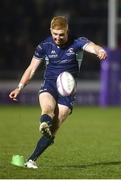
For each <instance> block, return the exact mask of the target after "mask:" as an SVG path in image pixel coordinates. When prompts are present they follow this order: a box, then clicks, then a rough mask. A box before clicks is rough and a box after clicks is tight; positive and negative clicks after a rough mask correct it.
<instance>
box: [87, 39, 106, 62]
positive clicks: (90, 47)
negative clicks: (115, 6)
mask: <svg viewBox="0 0 121 180" xmlns="http://www.w3.org/2000/svg"><path fill="white" fill-rule="evenodd" d="M84 50H85V51H87V52H89V53H93V54H96V55H97V57H98V58H99V59H101V60H104V59H106V58H107V53H106V51H105V50H104V49H103V48H102V47H101V46H99V45H97V44H95V43H93V42H90V43H88V44H87V45H85V47H84Z"/></svg>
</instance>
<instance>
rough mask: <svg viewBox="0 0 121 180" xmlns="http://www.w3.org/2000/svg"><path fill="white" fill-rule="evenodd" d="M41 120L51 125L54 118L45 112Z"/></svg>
mask: <svg viewBox="0 0 121 180" xmlns="http://www.w3.org/2000/svg"><path fill="white" fill-rule="evenodd" d="M40 122H41V123H42V122H46V123H47V124H48V125H49V126H51V125H52V118H51V117H50V116H49V115H47V114H43V115H42V116H41V117H40Z"/></svg>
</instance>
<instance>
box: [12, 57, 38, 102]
mask: <svg viewBox="0 0 121 180" xmlns="http://www.w3.org/2000/svg"><path fill="white" fill-rule="evenodd" d="M40 63H41V60H38V59H36V58H34V57H33V58H32V61H31V63H30V65H29V66H28V68H27V69H26V70H25V72H24V74H23V76H22V78H21V80H20V82H19V84H18V87H17V88H15V89H14V90H13V91H12V92H11V93H10V94H9V97H10V98H11V99H13V100H14V101H16V100H17V96H18V95H19V94H20V92H21V90H22V89H23V88H24V86H25V85H27V84H28V83H29V81H30V80H31V79H32V77H33V75H34V73H35V71H36V70H37V68H38V66H39V64H40Z"/></svg>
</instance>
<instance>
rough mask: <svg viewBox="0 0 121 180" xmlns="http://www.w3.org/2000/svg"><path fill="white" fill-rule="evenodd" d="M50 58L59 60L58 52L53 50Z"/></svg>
mask: <svg viewBox="0 0 121 180" xmlns="http://www.w3.org/2000/svg"><path fill="white" fill-rule="evenodd" d="M48 57H49V58H57V57H58V55H57V54H56V51H55V50H52V51H51V54H49V55H48Z"/></svg>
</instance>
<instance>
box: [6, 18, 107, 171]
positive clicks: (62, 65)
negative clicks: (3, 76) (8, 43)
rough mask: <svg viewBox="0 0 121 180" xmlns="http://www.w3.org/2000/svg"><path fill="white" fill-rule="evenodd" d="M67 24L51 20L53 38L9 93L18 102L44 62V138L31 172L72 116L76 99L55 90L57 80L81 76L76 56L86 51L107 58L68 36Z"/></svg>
mask: <svg viewBox="0 0 121 180" xmlns="http://www.w3.org/2000/svg"><path fill="white" fill-rule="evenodd" d="M68 26H69V25H68V21H67V19H66V17H64V16H56V17H54V18H53V19H52V20H51V24H50V32H51V35H50V36H49V37H47V38H46V39H45V40H44V41H42V42H40V43H39V45H38V46H37V47H36V49H35V52H34V55H33V58H32V60H31V62H30V64H29V66H28V67H27V69H26V70H25V72H24V74H23V76H22V78H21V80H20V82H19V84H18V87H16V88H15V89H14V90H13V91H12V92H10V94H9V97H10V98H11V99H13V100H15V101H16V100H17V97H18V95H19V94H20V93H21V91H22V89H23V88H24V87H25V86H26V85H27V84H28V83H29V81H30V79H31V78H32V77H33V75H34V73H35V71H36V70H37V68H38V66H39V65H40V64H41V63H42V62H43V61H45V62H46V68H45V72H44V77H43V83H42V84H41V87H40V90H39V103H40V107H41V116H40V127H39V130H40V131H41V133H42V135H41V137H40V139H39V141H38V143H37V145H36V147H35V149H34V151H33V153H32V154H31V156H30V157H29V158H28V160H27V162H26V164H25V165H26V167H28V168H34V169H36V168H38V166H37V164H36V160H37V159H38V157H39V156H40V155H41V154H42V153H43V152H44V151H45V150H46V149H47V148H48V147H49V145H51V144H53V143H54V138H55V135H56V132H57V130H58V129H59V127H60V126H61V124H62V123H63V122H64V121H65V120H66V119H67V117H68V115H69V114H70V113H71V112H72V108H73V101H74V95H70V96H66V97H63V96H61V95H60V94H59V93H58V91H57V87H56V79H57V77H58V75H59V74H60V73H61V72H63V71H68V72H70V73H71V74H72V75H73V76H74V78H76V77H77V75H78V72H79V67H78V61H77V59H76V54H77V53H78V52H79V51H87V52H89V53H93V54H95V55H96V56H97V57H98V58H99V59H100V60H104V59H106V57H107V53H106V51H105V50H104V48H102V47H101V46H99V45H97V44H95V43H94V42H92V41H90V40H88V39H87V38H85V37H78V38H73V37H72V36H71V35H70V33H69V27H68Z"/></svg>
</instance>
